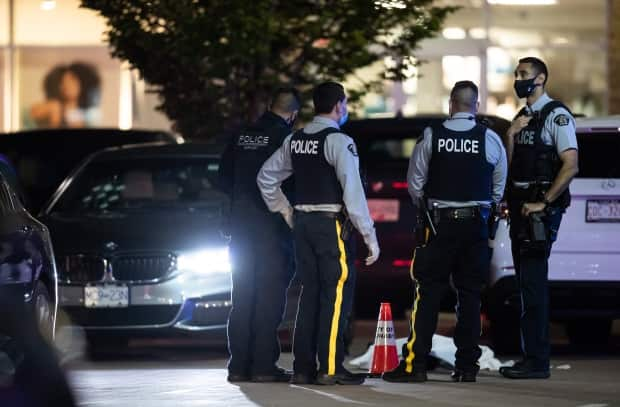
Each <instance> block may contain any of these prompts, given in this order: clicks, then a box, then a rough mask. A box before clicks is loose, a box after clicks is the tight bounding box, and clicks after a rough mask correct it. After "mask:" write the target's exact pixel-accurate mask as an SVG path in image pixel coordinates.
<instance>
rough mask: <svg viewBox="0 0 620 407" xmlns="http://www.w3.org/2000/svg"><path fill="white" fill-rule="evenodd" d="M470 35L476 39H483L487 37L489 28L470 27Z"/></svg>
mask: <svg viewBox="0 0 620 407" xmlns="http://www.w3.org/2000/svg"><path fill="white" fill-rule="evenodd" d="M469 36H470V37H471V38H473V39H475V40H483V39H485V38H486V37H487V30H485V29H484V28H482V27H474V28H470V29H469Z"/></svg>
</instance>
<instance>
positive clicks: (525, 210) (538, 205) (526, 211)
mask: <svg viewBox="0 0 620 407" xmlns="http://www.w3.org/2000/svg"><path fill="white" fill-rule="evenodd" d="M544 210H545V203H544V202H530V203H524V204H523V206H522V207H521V215H523V216H525V217H527V216H530V213H534V212H542V211H544Z"/></svg>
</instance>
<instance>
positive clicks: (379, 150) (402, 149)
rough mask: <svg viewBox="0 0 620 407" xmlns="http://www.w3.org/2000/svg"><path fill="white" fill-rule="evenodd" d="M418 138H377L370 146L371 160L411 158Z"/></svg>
mask: <svg viewBox="0 0 620 407" xmlns="http://www.w3.org/2000/svg"><path fill="white" fill-rule="evenodd" d="M416 141H417V139H415V138H413V137H412V138H402V139H396V138H394V139H377V140H373V142H372V143H370V145H369V146H368V151H367V154H368V156H367V158H368V160H369V161H383V160H409V158H410V157H411V153H412V152H413V148H414V147H415V143H416Z"/></svg>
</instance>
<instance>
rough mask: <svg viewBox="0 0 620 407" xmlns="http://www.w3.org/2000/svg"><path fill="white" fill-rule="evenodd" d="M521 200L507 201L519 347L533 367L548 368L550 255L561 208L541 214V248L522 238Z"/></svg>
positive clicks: (525, 221)
mask: <svg viewBox="0 0 620 407" xmlns="http://www.w3.org/2000/svg"><path fill="white" fill-rule="evenodd" d="M521 206H522V202H519V201H513V202H509V210H510V239H511V242H512V257H513V261H514V266H515V272H516V275H517V282H518V287H519V291H520V294H521V348H522V351H523V355H524V358H525V359H526V360H530V361H531V362H532V363H533V364H534V366H535V367H536V368H539V369H549V357H550V343H549V288H548V275H549V262H548V260H549V255H550V253H551V246H552V245H553V242H554V241H555V240H556V239H557V233H558V229H559V227H560V223H561V221H562V215H563V212H562V210H560V209H557V210H555V211H554V212H553V213H552V214H550V215H547V216H545V217H543V218H542V220H543V223H544V225H545V231H546V233H547V242H548V243H547V246H546V248H544V249H542V250H541V249H539V248H534V249H532V248H531V247H529V246H528V244H527V243H526V242H524V241H523V240H524V237H525V234H527V227H528V219H527V218H523V217H522V216H521Z"/></svg>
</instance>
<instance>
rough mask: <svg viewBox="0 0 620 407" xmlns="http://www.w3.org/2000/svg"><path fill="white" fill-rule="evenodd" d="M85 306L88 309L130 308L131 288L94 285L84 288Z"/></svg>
mask: <svg viewBox="0 0 620 407" xmlns="http://www.w3.org/2000/svg"><path fill="white" fill-rule="evenodd" d="M84 306H85V307H87V308H122V307H128V306H129V287H127V286H126V285H94V286H86V287H84Z"/></svg>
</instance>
